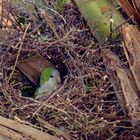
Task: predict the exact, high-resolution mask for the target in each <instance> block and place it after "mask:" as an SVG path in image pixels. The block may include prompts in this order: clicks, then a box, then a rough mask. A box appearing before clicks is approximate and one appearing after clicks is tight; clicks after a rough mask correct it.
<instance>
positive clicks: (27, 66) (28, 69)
mask: <svg viewBox="0 0 140 140" xmlns="http://www.w3.org/2000/svg"><path fill="white" fill-rule="evenodd" d="M17 67H18V68H19V69H20V70H21V71H22V72H23V73H24V74H25V76H27V77H28V79H29V80H31V81H32V82H33V83H34V84H35V85H38V83H39V78H40V74H41V71H42V69H44V68H46V67H54V65H53V64H52V63H51V62H50V61H49V60H46V59H45V58H42V57H41V56H35V57H31V58H26V59H24V60H20V61H19V63H18V64H17Z"/></svg>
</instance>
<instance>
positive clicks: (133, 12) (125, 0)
mask: <svg viewBox="0 0 140 140" xmlns="http://www.w3.org/2000/svg"><path fill="white" fill-rule="evenodd" d="M118 2H119V3H120V5H121V8H122V9H123V10H124V11H125V13H126V14H127V15H128V16H129V18H130V19H132V20H133V21H135V22H137V23H138V24H139V23H140V15H139V13H137V9H134V7H133V6H132V5H131V4H130V2H129V0H118ZM137 3H139V2H137Z"/></svg>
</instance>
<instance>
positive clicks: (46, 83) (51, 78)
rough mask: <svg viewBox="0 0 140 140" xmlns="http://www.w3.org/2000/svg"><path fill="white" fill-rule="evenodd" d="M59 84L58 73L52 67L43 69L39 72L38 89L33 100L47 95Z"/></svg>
mask: <svg viewBox="0 0 140 140" xmlns="http://www.w3.org/2000/svg"><path fill="white" fill-rule="evenodd" d="M60 84H61V78H60V73H59V71H58V70H57V69H55V68H53V67H47V68H44V69H43V70H42V72H41V76H40V83H39V87H38V88H37V90H36V92H35V98H37V97H38V96H40V95H42V94H43V93H45V94H46V95H48V94H49V93H50V92H52V91H53V90H55V89H56V88H57V87H58V86H59V85H60Z"/></svg>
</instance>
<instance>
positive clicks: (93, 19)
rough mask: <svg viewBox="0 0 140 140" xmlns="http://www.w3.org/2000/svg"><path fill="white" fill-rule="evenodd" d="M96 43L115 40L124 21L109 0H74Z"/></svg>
mask: <svg viewBox="0 0 140 140" xmlns="http://www.w3.org/2000/svg"><path fill="white" fill-rule="evenodd" d="M74 2H75V3H76V5H77V6H78V8H79V10H80V12H81V14H82V16H83V17H84V18H85V20H86V21H87V24H88V25H89V27H90V29H91V31H92V33H93V34H94V35H95V38H97V40H98V41H101V40H105V39H107V38H108V37H112V38H115V37H117V35H118V32H116V31H114V30H115V29H116V28H117V27H118V26H120V25H121V24H122V23H123V22H124V19H123V17H122V15H121V14H120V13H119V12H118V10H117V8H115V7H114V6H113V4H112V2H111V1H109V0H100V1H99V0H74Z"/></svg>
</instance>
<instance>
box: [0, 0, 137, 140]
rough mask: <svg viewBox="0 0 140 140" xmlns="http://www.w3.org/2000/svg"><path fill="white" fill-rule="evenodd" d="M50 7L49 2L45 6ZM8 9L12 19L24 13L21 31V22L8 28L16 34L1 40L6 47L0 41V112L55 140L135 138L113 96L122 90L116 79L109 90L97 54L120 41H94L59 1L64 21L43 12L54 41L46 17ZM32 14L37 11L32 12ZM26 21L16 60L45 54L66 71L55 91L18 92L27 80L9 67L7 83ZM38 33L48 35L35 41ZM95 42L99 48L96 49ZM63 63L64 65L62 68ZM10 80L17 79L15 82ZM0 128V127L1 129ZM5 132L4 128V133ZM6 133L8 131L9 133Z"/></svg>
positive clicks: (68, 7) (80, 20) (73, 9)
mask: <svg viewBox="0 0 140 140" xmlns="http://www.w3.org/2000/svg"><path fill="white" fill-rule="evenodd" d="M36 1H37V0H36ZM46 2H48V3H51V2H52V5H53V4H54V3H53V1H52V0H46ZM7 3H8V2H7V0H5V5H6V8H5V11H4V13H3V14H4V15H7V16H8V15H9V14H8V13H7V12H8V9H10V7H11V5H10V7H9V6H8V5H7ZM52 7H53V6H52ZM52 7H51V4H49V8H52ZM13 10H15V11H16V8H15V7H12V8H11V9H10V12H13V14H14V15H15V17H17V16H18V15H22V16H24V18H25V24H24V25H23V30H21V28H20V27H21V25H19V30H17V28H15V26H11V28H14V29H15V33H16V32H18V33H17V34H15V37H14V38H9V42H10V43H8V44H6V45H7V46H5V44H4V45H3V44H2V42H0V45H1V47H0V55H1V57H0V70H1V71H0V84H1V86H0V115H1V116H3V117H5V118H10V119H15V118H16V120H17V121H18V122H20V124H27V125H30V126H31V127H33V128H35V129H38V130H42V131H43V132H44V133H46V134H48V133H49V134H52V135H53V136H56V137H58V138H60V139H70V140H79V139H81V140H83V139H84V140H90V139H103V140H104V139H128V138H129V139H133V138H137V137H138V136H139V131H138V129H134V127H133V126H132V125H131V124H130V122H131V119H130V117H129V116H128V115H127V113H126V114H125V113H124V112H125V109H124V108H123V107H125V102H124V105H122V107H120V100H119V99H117V98H116V96H117V95H116V93H118V94H119V93H120V92H121V93H122V94H123V91H122V88H120V87H121V85H120V79H119V78H118V77H117V79H118V80H119V82H118V81H117V82H118V83H117V84H118V87H119V88H116V90H114V89H113V84H112V81H111V80H110V78H109V76H108V75H109V74H108V69H107V68H106V64H105V63H104V62H103V57H102V56H101V51H102V50H104V48H109V49H110V48H111V49H112V47H114V45H115V48H118V47H120V44H121V41H120V40H119V41H118V42H115V41H113V44H112V43H109V44H108V43H105V44H103V45H101V44H100V43H95V38H94V37H93V35H92V34H91V32H90V30H89V28H87V24H86V23H85V22H84V20H83V18H82V16H81V15H80V13H79V11H78V9H77V8H76V7H75V6H74V5H72V4H70V5H65V6H64V11H62V13H61V14H62V16H63V19H65V21H66V22H65V23H64V22H63V21H64V20H62V16H61V17H60V16H58V14H56V12H55V14H54V9H53V8H52V9H51V12H50V11H49V14H51V18H50V19H49V20H52V22H53V23H54V24H55V27H56V32H57V33H58V35H59V36H60V39H57V38H56V35H54V32H53V30H52V29H51V28H50V26H47V20H46V21H45V20H44V19H43V20H42V21H41V20H40V19H39V18H35V19H33V18H31V17H32V16H31V15H30V14H32V13H30V14H28V13H22V10H21V11H16V12H14V11H13ZM19 10H20V8H19ZM33 14H34V15H37V13H36V12H35V13H34V12H33ZM7 18H8V17H7ZM28 23H30V24H31V26H30V28H29V30H28V32H27V33H26V35H25V38H24V39H23V40H22V41H23V45H22V48H21V51H20V59H18V62H19V63H20V62H21V58H22V59H24V58H26V57H29V56H30V54H32V53H33V52H34V53H37V54H39V55H40V56H42V57H43V58H46V59H47V58H49V59H50V60H51V61H52V62H53V63H54V64H56V65H57V68H58V69H59V70H60V72H61V73H62V74H63V73H66V74H65V76H64V77H63V84H62V86H60V88H58V90H55V91H54V92H52V94H51V95H50V96H47V97H46V96H43V97H42V98H40V99H38V100H35V99H33V98H29V97H23V96H21V94H22V92H23V91H22V90H23V89H24V88H27V87H26V85H27V83H28V82H29V80H28V79H27V78H26V79H25V76H24V75H23V74H22V73H21V72H20V71H18V69H15V71H14V73H13V75H12V77H11V80H10V81H9V82H7V80H8V77H9V74H10V73H11V71H12V70H13V66H15V65H16V64H18V63H16V60H17V59H16V58H17V56H18V54H19V53H18V50H19V45H17V44H18V43H20V41H21V38H22V37H23V34H24V30H25V29H24V28H25V27H26V25H27V24H28ZM12 24H14V22H12ZM14 25H15V24H14ZM3 28H5V26H3ZM62 31H63V32H62ZM40 35H43V36H47V37H48V38H49V39H48V40H45V41H44V40H41V39H40V38H39V36H40ZM6 40H7V39H6ZM98 46H101V47H100V48H98ZM1 48H2V49H1ZM115 64H116V63H115ZM16 66H17V65H16ZM63 66H65V67H66V69H63ZM114 74H116V72H114ZM15 79H18V80H16V81H15ZM114 83H115V82H114ZM29 86H31V83H30V84H29ZM117 89H118V90H117ZM32 90H33V88H32ZM34 90H35V88H34ZM27 93H28V92H27ZM123 101H124V100H123V99H122V102H123ZM21 127H22V126H21ZM2 130H5V129H3V128H2ZM8 130H9V129H6V130H5V132H7V131H8ZM10 130H13V129H10ZM28 130H29V129H27V131H28ZM8 132H9V131H8ZM12 132H13V131H12ZM12 132H11V134H12V135H14V134H13V133H12ZM128 134H129V135H128ZM15 139H16V138H15Z"/></svg>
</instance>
